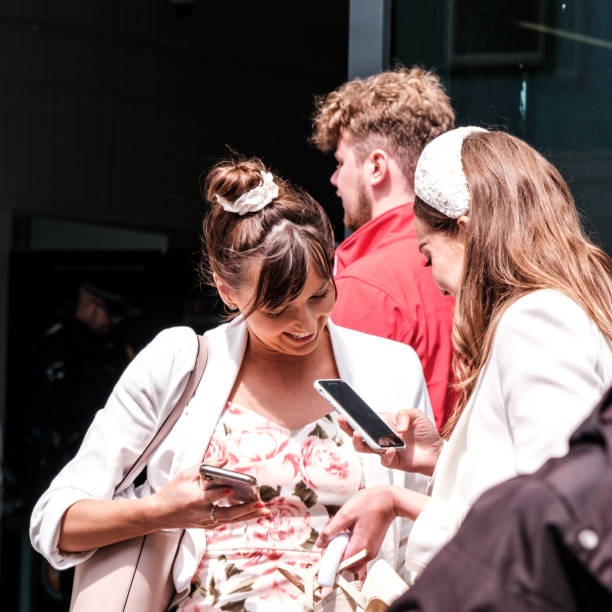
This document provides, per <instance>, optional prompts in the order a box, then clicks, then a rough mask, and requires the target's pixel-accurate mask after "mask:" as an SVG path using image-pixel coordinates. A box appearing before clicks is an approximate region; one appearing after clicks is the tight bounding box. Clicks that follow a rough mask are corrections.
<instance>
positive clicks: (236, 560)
mask: <svg viewBox="0 0 612 612" xmlns="http://www.w3.org/2000/svg"><path fill="white" fill-rule="evenodd" d="M213 458H215V459H217V458H227V459H228V462H227V465H226V466H225V467H226V468H228V469H232V470H236V471H238V472H244V473H247V474H251V475H252V476H255V477H256V478H257V480H258V482H259V485H260V491H261V498H262V500H263V501H264V502H265V503H266V506H267V508H268V509H269V510H270V511H271V514H270V515H268V516H265V517H259V518H256V519H252V520H250V521H246V522H242V523H235V524H222V525H219V526H218V527H216V528H214V529H209V530H207V532H206V540H207V549H206V553H205V554H204V557H203V558H202V561H201V562H200V566H199V568H198V571H197V572H196V575H195V576H194V580H193V583H192V593H191V595H190V597H189V599H188V600H187V601H186V602H185V604H183V607H182V610H183V611H184V612H195V611H198V610H210V607H213V608H215V609H221V610H236V611H238V610H247V611H249V612H251V611H261V610H265V611H266V612H268V611H270V612H273V611H275V610H278V611H279V612H280V611H281V610H282V611H283V612H291V611H294V610H295V611H298V610H299V611H302V610H303V609H304V607H303V598H302V593H301V592H300V591H299V590H298V589H297V588H296V587H295V586H294V585H292V584H291V583H290V582H288V581H287V580H286V579H285V578H284V577H283V576H282V574H281V573H280V572H278V571H276V566H277V565H278V563H280V562H282V563H284V564H289V565H294V566H296V567H299V568H303V567H306V566H307V565H310V564H312V563H314V562H316V561H318V560H319V559H320V556H321V555H320V551H319V550H318V549H315V548H314V543H315V541H316V539H317V536H318V534H319V531H320V530H321V529H322V528H323V527H324V526H325V524H326V523H327V522H328V521H329V519H330V517H332V516H333V515H334V514H335V513H336V512H337V511H338V508H339V507H340V506H341V505H342V504H343V503H344V502H345V501H346V500H347V499H348V498H349V497H350V496H351V495H353V493H355V492H357V491H358V490H359V489H360V488H361V487H362V486H363V485H362V481H363V468H362V464H361V460H360V458H359V455H358V454H357V453H356V452H355V450H354V448H353V445H352V444H351V443H350V440H349V438H348V437H347V436H346V435H345V434H344V433H343V432H342V431H341V430H340V429H339V428H338V426H337V425H336V423H335V421H334V420H332V418H331V416H329V415H328V416H325V417H322V418H320V419H318V420H317V421H314V422H312V423H309V424H308V425H306V426H304V427H302V428H300V429H295V430H290V429H287V428H285V427H281V426H280V425H277V424H276V423H273V422H271V421H269V420H268V419H266V418H264V417H262V416H260V415H259V414H257V413H255V412H253V411H251V410H248V409H246V408H243V407H241V406H239V405H237V404H235V403H232V402H228V403H227V405H226V407H225V410H224V412H223V414H222V416H221V418H220V419H219V422H218V424H217V427H216V429H215V432H214V434H213V437H212V439H211V442H210V445H209V447H208V450H207V452H206V457H205V461H206V460H211V459H213Z"/></svg>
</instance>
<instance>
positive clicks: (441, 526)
mask: <svg viewBox="0 0 612 612" xmlns="http://www.w3.org/2000/svg"><path fill="white" fill-rule="evenodd" d="M610 384H612V351H611V347H610V344H609V342H608V341H607V339H606V338H605V337H604V336H603V335H602V334H601V332H600V331H599V329H598V328H597V326H596V325H595V323H594V322H593V321H592V320H591V319H590V318H589V317H588V316H587V314H586V313H585V312H584V311H583V310H582V309H581V308H580V307H579V306H578V305H577V304H576V303H575V302H573V301H572V300H570V299H569V298H568V297H566V296H565V295H563V294H561V293H559V292H557V291H550V290H546V291H536V292H534V293H531V294H529V295H527V296H524V297H522V298H520V299H519V300H517V301H516V302H515V303H514V304H512V305H511V306H510V307H509V308H508V310H507V311H506V312H505V313H504V315H503V316H502V318H501V320H500V322H499V325H498V328H497V330H496V332H495V337H494V340H493V344H492V347H491V353H490V355H489V359H488V360H487V363H486V364H485V367H484V368H483V370H482V373H481V376H480V379H479V381H478V384H477V387H476V389H475V391H474V394H473V395H472V398H471V399H470V401H469V403H468V405H467V406H466V408H465V410H464V413H463V414H462V416H461V418H460V419H459V422H458V423H457V426H456V428H455V431H454V432H453V434H452V436H451V438H450V440H449V441H448V443H447V444H445V446H444V449H443V452H442V454H441V455H440V458H439V460H438V465H437V466H436V471H435V474H434V476H433V483H432V487H431V498H430V500H429V501H428V502H427V503H426V505H425V507H424V508H423V510H422V512H421V514H420V516H419V517H418V519H417V520H416V521H415V525H414V528H413V530H412V533H411V536H410V541H409V545H408V551H407V557H406V558H407V565H408V567H409V568H410V569H416V570H419V569H422V567H423V566H424V565H425V564H426V563H427V562H428V561H429V559H430V558H431V557H432V556H433V554H434V553H435V552H436V551H437V550H438V549H439V548H440V547H441V546H442V545H444V544H445V543H446V542H447V541H448V540H449V539H450V538H451V537H452V536H453V535H454V533H455V532H456V530H457V529H458V528H459V526H460V524H461V522H462V521H463V518H464V517H465V514H466V513H467V511H468V509H469V508H470V506H471V505H472V504H473V503H474V501H475V500H476V499H477V497H478V496H480V495H481V494H482V493H483V492H484V491H485V490H487V489H488V488H490V487H492V486H494V485H496V484H498V483H499V482H501V481H503V480H506V479H508V478H512V477H513V476H516V475H518V474H525V473H530V472H533V471H535V470H537V469H538V468H539V467H540V466H541V465H542V464H543V463H544V462H546V461H547V460H548V459H550V458H551V457H558V456H561V455H563V454H565V453H566V452H567V450H568V441H569V437H570V435H571V434H572V432H573V431H574V430H575V429H576V428H577V426H578V425H579V424H580V423H581V422H582V421H583V420H584V419H585V418H586V417H587V416H588V415H589V414H590V412H591V411H592V409H593V407H594V406H595V405H596V404H597V402H598V401H599V400H600V398H601V396H602V395H603V393H604V391H605V390H606V389H607V388H608V386H610Z"/></svg>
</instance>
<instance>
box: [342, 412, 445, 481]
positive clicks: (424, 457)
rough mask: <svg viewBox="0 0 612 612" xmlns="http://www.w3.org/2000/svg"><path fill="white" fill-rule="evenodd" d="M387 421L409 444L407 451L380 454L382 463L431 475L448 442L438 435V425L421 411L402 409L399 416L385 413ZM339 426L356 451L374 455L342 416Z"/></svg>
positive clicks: (389, 466)
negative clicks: (445, 442) (351, 441)
mask: <svg viewBox="0 0 612 612" xmlns="http://www.w3.org/2000/svg"><path fill="white" fill-rule="evenodd" d="M381 416H382V417H383V419H384V420H385V421H386V422H387V423H388V424H389V426H390V427H392V428H393V429H394V430H395V431H396V432H397V433H398V435H399V436H400V438H401V439H402V440H403V442H404V444H405V445H406V446H405V448H403V449H399V450H398V449H394V448H389V449H387V450H385V451H384V452H383V453H376V454H378V455H380V462H381V463H382V465H384V466H385V467H388V468H394V469H398V470H404V471H405V472H418V473H420V474H425V475H426V476H431V475H432V474H433V471H434V469H435V467H436V463H437V462H438V457H439V456H440V452H441V451H442V446H443V444H444V441H443V440H442V438H441V437H440V435H439V434H438V431H437V430H436V427H435V425H434V424H433V423H432V422H431V421H430V420H429V419H428V418H427V415H425V414H424V413H423V412H422V411H421V410H419V409H418V408H412V409H410V410H401V411H400V412H398V413H397V414H383V415H381ZM338 424H339V425H340V427H341V428H342V430H343V431H344V432H345V433H347V434H348V435H349V436H351V437H352V439H353V446H354V447H355V450H357V451H359V452H361V453H372V452H374V451H372V449H371V448H370V447H369V446H368V445H367V444H366V443H365V442H364V441H363V438H362V437H361V434H360V433H359V432H358V431H355V430H353V429H352V428H351V426H350V425H349V424H348V422H347V420H346V419H345V418H343V417H342V416H338Z"/></svg>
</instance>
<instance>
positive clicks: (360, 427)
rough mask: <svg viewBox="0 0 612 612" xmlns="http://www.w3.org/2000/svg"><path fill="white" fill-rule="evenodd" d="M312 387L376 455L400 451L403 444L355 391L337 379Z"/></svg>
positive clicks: (321, 382) (324, 380) (326, 380)
mask: <svg viewBox="0 0 612 612" xmlns="http://www.w3.org/2000/svg"><path fill="white" fill-rule="evenodd" d="M314 388H315V389H316V390H317V391H318V392H319V393H320V394H321V395H322V396H323V397H324V398H325V399H326V400H327V401H328V402H329V403H330V404H331V405H332V406H333V408H334V410H336V412H339V413H340V414H341V415H342V416H343V417H344V418H345V419H346V420H347V422H348V424H349V425H350V426H351V427H352V428H353V429H355V430H357V431H358V432H359V433H360V434H361V436H362V437H363V441H364V442H365V443H366V444H367V445H368V446H369V447H370V448H371V449H372V450H373V451H376V452H378V453H381V452H384V451H385V450H387V449H388V448H396V449H402V448H404V447H405V444H404V441H403V440H402V439H401V438H400V437H399V436H398V435H397V434H396V433H395V432H394V431H393V430H392V429H391V427H389V425H387V423H385V422H384V421H383V420H382V419H381V418H380V417H379V416H378V414H376V412H374V410H373V409H372V408H370V406H368V405H367V404H366V403H365V401H364V400H363V399H362V398H361V397H359V395H358V394H357V392H356V391H355V390H354V389H353V388H352V387H351V386H350V385H349V384H348V383H347V382H346V381H345V380H342V379H340V378H328V379H319V380H315V381H314Z"/></svg>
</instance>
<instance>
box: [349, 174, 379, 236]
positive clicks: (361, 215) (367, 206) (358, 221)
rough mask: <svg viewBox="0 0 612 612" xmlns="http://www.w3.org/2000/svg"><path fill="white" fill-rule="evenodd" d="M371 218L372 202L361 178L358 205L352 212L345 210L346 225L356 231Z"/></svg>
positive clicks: (358, 187) (358, 189)
mask: <svg viewBox="0 0 612 612" xmlns="http://www.w3.org/2000/svg"><path fill="white" fill-rule="evenodd" d="M371 219H372V202H371V201H370V200H369V199H368V196H367V194H366V191H365V187H364V185H363V180H362V179H361V178H360V179H359V184H358V186H357V206H356V207H355V210H354V211H353V212H352V213H351V214H349V213H347V212H346V211H345V212H344V225H345V226H346V227H347V228H348V229H349V230H351V232H354V231H356V230H358V229H359V228H360V227H361V226H362V225H365V224H366V223H367V222H368V221H370V220H371Z"/></svg>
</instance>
